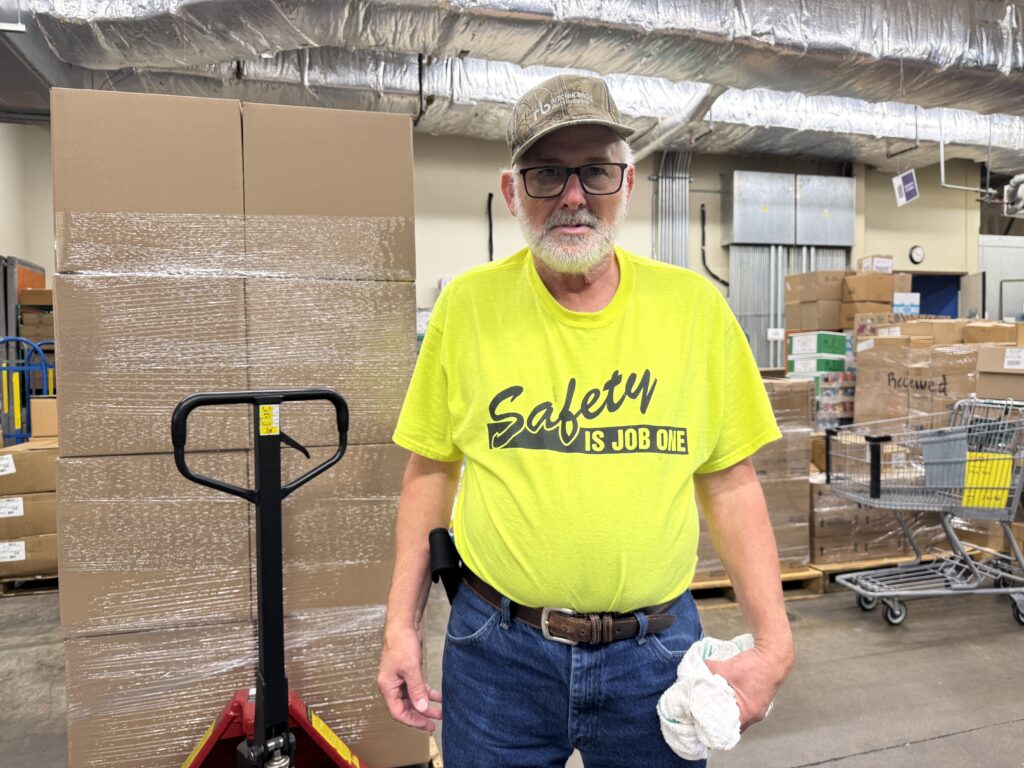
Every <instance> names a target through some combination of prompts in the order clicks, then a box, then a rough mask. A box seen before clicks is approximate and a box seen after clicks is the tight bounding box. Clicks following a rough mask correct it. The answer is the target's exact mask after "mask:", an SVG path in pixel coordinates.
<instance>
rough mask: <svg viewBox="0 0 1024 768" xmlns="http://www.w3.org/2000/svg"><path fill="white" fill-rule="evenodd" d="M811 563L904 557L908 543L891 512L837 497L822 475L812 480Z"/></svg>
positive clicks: (823, 563) (825, 563) (824, 563)
mask: <svg viewBox="0 0 1024 768" xmlns="http://www.w3.org/2000/svg"><path fill="white" fill-rule="evenodd" d="M810 483H811V562H812V563H814V564H816V565H827V564H831V563H850V562H856V561H859V560H878V559H885V558H896V557H902V556H903V555H904V554H905V553H906V541H905V537H904V535H903V532H902V530H901V528H900V527H899V523H898V522H897V521H896V518H895V516H894V515H893V514H892V512H889V511H886V510H878V509H871V508H868V507H862V506H861V505H859V504H857V503H855V502H853V501H850V500H848V499H845V498H843V497H841V496H837V495H836V494H834V493H833V492H832V487H831V486H830V485H828V484H826V482H825V476H824V475H823V474H817V475H814V476H813V477H812V478H811V480H810Z"/></svg>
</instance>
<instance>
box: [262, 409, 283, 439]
mask: <svg viewBox="0 0 1024 768" xmlns="http://www.w3.org/2000/svg"><path fill="white" fill-rule="evenodd" d="M279 434H281V406H279V405H261V406H260V435H279Z"/></svg>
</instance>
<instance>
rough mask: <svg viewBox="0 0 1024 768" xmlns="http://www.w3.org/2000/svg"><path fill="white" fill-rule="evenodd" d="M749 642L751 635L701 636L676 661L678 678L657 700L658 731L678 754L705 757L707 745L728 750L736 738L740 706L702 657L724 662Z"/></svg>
mask: <svg viewBox="0 0 1024 768" xmlns="http://www.w3.org/2000/svg"><path fill="white" fill-rule="evenodd" d="M753 647H754V638H753V637H752V636H751V635H740V636H739V637H734V638H733V639H732V640H717V639H716V638H713V637H705V638H702V639H701V640H698V641H697V642H696V643H694V644H693V645H692V646H690V650H688V651H687V652H686V655H685V656H683V660H682V661H681V662H679V669H678V678H677V680H676V682H674V683H673V684H672V685H671V687H669V689H668V690H667V691H665V693H663V694H662V695H661V698H660V699H659V700H658V717H659V718H661V735H662V736H664V737H665V742H666V743H667V744H668V745H669V747H671V748H672V751H673V752H675V753H676V754H677V755H679V756H680V757H682V758H685V759H687V760H705V759H707V756H708V749H732V748H733V747H735V746H736V744H737V743H738V742H739V740H740V707H739V704H737V703H736V695H735V694H734V693H733V690H732V686H730V685H729V683H728V681H727V680H726V679H725V678H724V677H722V676H721V675H713V674H711V670H710V669H708V667H707V665H706V664H705V663H704V660H705V659H714V660H715V661H724V660H725V659H730V658H732V657H733V656H735V655H736V654H738V653H742V652H743V651H748V650H750V649H751V648H753Z"/></svg>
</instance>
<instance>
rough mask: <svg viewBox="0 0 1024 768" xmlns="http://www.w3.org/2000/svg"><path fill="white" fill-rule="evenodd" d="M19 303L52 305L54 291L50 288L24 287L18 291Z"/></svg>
mask: <svg viewBox="0 0 1024 768" xmlns="http://www.w3.org/2000/svg"><path fill="white" fill-rule="evenodd" d="M18 303H19V304H21V305H22V306H23V307H52V306H53V291H52V290H51V289H49V288H45V289H44V288H23V289H22V290H21V291H19V292H18Z"/></svg>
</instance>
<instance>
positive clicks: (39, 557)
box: [0, 534, 57, 579]
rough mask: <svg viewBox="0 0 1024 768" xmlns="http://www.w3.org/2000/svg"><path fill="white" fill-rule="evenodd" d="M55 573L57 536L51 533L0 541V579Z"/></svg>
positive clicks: (25, 577) (52, 574) (53, 574)
mask: <svg viewBox="0 0 1024 768" xmlns="http://www.w3.org/2000/svg"><path fill="white" fill-rule="evenodd" d="M56 575H57V537H56V536H54V535H53V534H48V535H44V536H28V537H25V538H23V539H14V540H10V541H0V579H17V578H24V579H30V578H35V577H39V576H51V577H52V576H56Z"/></svg>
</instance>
